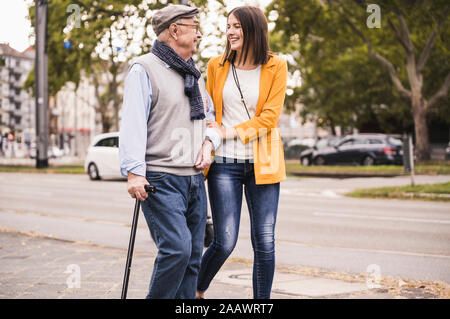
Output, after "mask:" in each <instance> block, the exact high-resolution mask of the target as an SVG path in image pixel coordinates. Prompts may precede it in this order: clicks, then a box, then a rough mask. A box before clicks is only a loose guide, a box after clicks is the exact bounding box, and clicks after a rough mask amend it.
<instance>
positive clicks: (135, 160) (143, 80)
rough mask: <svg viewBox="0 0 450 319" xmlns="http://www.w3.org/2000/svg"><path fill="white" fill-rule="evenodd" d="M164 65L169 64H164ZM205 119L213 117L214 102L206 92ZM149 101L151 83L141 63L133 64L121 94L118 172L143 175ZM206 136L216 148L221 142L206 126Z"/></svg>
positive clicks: (214, 117)
mask: <svg viewBox="0 0 450 319" xmlns="http://www.w3.org/2000/svg"><path fill="white" fill-rule="evenodd" d="M167 67H169V66H168V65H167ZM208 100H209V103H208V108H207V113H206V119H207V120H213V121H215V119H216V113H215V111H214V104H213V102H212V100H211V97H210V96H209V94H208ZM151 105H152V85H151V82H150V79H149V77H148V75H147V72H146V71H145V69H144V67H143V66H142V65H140V64H134V65H133V66H132V67H131V69H130V71H129V72H128V75H127V77H126V78H125V89H124V94H123V107H122V121H121V125H120V133H119V159H120V172H121V173H122V175H123V176H127V175H128V172H131V173H133V174H136V175H141V176H145V171H146V167H147V166H146V163H145V153H146V151H147V121H148V117H149V114H150V107H151ZM205 135H206V137H207V138H209V139H210V140H211V142H212V143H213V147H214V150H216V149H217V148H218V147H219V146H220V144H221V143H222V139H221V137H220V135H219V133H218V132H217V131H216V130H214V129H212V128H206V133H205Z"/></svg>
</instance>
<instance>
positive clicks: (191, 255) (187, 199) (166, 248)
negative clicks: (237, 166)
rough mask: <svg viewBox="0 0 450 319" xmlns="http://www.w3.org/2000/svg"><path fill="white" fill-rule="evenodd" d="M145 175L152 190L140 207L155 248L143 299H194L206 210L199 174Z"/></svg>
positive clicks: (202, 182)
mask: <svg viewBox="0 0 450 319" xmlns="http://www.w3.org/2000/svg"><path fill="white" fill-rule="evenodd" d="M146 177H147V180H148V182H149V183H150V184H151V185H153V186H156V193H154V194H152V193H150V194H149V196H148V197H147V199H146V200H145V201H144V202H142V203H141V206H142V211H143V213H144V216H145V219H146V221H147V225H148V227H149V229H150V234H151V236H152V238H153V240H154V242H155V244H156V247H157V248H158V255H157V256H156V259H155V263H154V266H153V274H152V277H151V280H150V287H149V292H148V295H147V298H152V299H174V298H177V299H178V298H180V299H194V298H195V291H196V288H197V278H198V272H199V269H200V261H201V256H202V252H203V241H204V233H205V223H206V211H207V200H206V191H205V184H204V181H203V174H199V175H194V176H176V175H172V174H167V173H155V172H147V176H146Z"/></svg>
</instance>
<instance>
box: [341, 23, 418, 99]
mask: <svg viewBox="0 0 450 319" xmlns="http://www.w3.org/2000/svg"><path fill="white" fill-rule="evenodd" d="M344 20H345V22H346V23H347V24H348V25H349V26H350V28H351V29H352V30H353V32H355V33H356V34H357V35H358V36H359V37H360V38H361V39H362V40H363V41H364V42H365V43H366V45H367V49H368V53H369V56H371V57H373V58H375V59H376V60H378V61H379V62H380V63H381V64H383V65H384V66H385V67H386V69H387V70H388V72H389V75H390V77H391V80H392V82H393V83H394V85H395V86H396V88H397V89H398V90H399V92H400V94H401V95H402V96H404V97H406V98H411V92H410V91H408V90H407V89H405V87H404V86H403V84H402V82H401V81H400V78H399V77H398V75H397V71H396V70H395V68H394V66H393V65H392V63H391V62H390V61H389V60H387V59H386V58H385V57H383V56H381V55H380V54H378V53H376V52H374V51H373V48H372V43H371V42H370V40H369V39H368V38H367V37H366V36H365V35H364V34H363V33H362V32H361V31H360V30H358V28H356V27H355V26H354V24H353V23H352V22H350V21H349V20H348V19H347V18H345V17H344Z"/></svg>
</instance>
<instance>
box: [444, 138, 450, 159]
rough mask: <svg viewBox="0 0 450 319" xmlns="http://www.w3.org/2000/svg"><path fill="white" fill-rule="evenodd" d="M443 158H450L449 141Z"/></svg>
mask: <svg viewBox="0 0 450 319" xmlns="http://www.w3.org/2000/svg"><path fill="white" fill-rule="evenodd" d="M445 159H446V160H447V161H449V160H450V142H448V145H447V148H446V149H445Z"/></svg>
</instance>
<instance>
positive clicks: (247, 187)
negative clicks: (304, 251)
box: [197, 6, 287, 299]
mask: <svg viewBox="0 0 450 319" xmlns="http://www.w3.org/2000/svg"><path fill="white" fill-rule="evenodd" d="M286 80H287V64H286V61H284V60H283V59H281V58H279V57H277V56H276V55H274V54H272V53H270V52H269V44H268V27H267V20H266V18H265V16H264V13H263V12H262V11H261V10H260V9H258V8H256V7H250V6H243V7H238V8H235V9H234V10H232V11H231V12H230V13H229V15H228V20H227V46H226V51H225V54H224V55H223V56H219V57H216V58H213V59H211V60H210V62H209V64H208V78H207V90H208V92H209V94H210V95H211V97H212V99H213V102H214V106H215V111H216V122H209V123H208V126H209V127H213V128H216V129H217V130H218V131H219V132H220V134H221V136H222V139H223V140H222V145H221V146H220V147H219V148H218V149H217V150H216V152H215V158H214V162H213V164H212V165H211V167H210V169H209V171H208V172H207V178H208V190H209V200H210V205H211V213H212V217H213V224H214V240H213V242H212V244H211V245H210V246H209V248H208V249H207V250H206V252H205V254H204V255H203V258H202V264H201V269H200V273H199V278H198V284H197V290H198V291H197V297H199V298H203V297H204V293H205V291H206V290H207V288H208V287H209V284H210V283H211V280H212V279H213V278H214V276H215V275H216V273H217V272H218V271H219V269H220V268H221V266H222V265H223V263H224V262H225V260H226V259H227V258H228V256H229V255H230V254H231V252H232V251H233V249H234V247H235V245H236V241H237V238H238V233H239V220H240V214H241V205H242V197H243V190H244V193H245V199H246V201H247V207H248V211H249V213H250V222H251V242H252V246H253V250H254V266H253V292H254V298H257V299H264V298H270V292H271V289H272V281H273V275H274V269H275V239H274V231H275V221H276V216H277V210H278V198H279V193H280V181H282V180H284V179H285V178H286V173H285V163H284V153H283V148H282V143H281V138H280V133H279V131H278V128H277V126H278V119H279V117H280V114H281V109H282V106H283V103H284V97H285V91H286Z"/></svg>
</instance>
